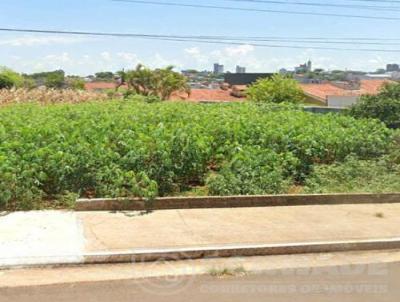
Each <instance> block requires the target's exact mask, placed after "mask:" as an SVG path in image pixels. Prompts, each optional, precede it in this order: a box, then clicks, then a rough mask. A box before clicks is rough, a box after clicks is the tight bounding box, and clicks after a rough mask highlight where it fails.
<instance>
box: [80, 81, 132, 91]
mask: <svg viewBox="0 0 400 302" xmlns="http://www.w3.org/2000/svg"><path fill="white" fill-rule="evenodd" d="M115 87H117V85H116V84H115V83H114V82H88V83H85V89H86V90H103V89H115ZM123 87H126V86H123Z"/></svg>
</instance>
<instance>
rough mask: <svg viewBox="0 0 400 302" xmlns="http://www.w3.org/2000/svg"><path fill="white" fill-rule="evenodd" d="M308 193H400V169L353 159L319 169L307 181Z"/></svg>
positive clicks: (384, 163) (383, 163)
mask: <svg viewBox="0 0 400 302" xmlns="http://www.w3.org/2000/svg"><path fill="white" fill-rule="evenodd" d="M305 192H307V193H346V192H366V193H380V192H400V166H393V165H392V163H391V162H387V161H385V159H384V158H382V159H380V160H360V159H358V158H357V157H354V156H349V157H347V158H346V160H345V161H344V162H343V163H335V164H333V165H320V166H316V167H315V169H314V172H313V173H312V174H311V175H310V176H309V178H307V180H306V186H305Z"/></svg>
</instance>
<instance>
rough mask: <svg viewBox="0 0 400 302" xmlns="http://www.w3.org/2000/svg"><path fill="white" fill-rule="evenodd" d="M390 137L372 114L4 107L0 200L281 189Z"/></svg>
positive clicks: (380, 150)
mask: <svg viewBox="0 0 400 302" xmlns="http://www.w3.org/2000/svg"><path fill="white" fill-rule="evenodd" d="M391 141H392V132H391V131H390V130H389V129H387V128H386V127H385V126H384V125H383V124H382V123H380V122H378V121H375V120H356V119H354V118H352V117H348V116H340V115H313V114H311V113H306V112H302V111H296V110H292V109H288V108H287V107H282V108H281V109H280V110H279V109H278V108H276V109H275V110H273V111H270V110H267V109H265V110H264V109H263V108H261V109H260V106H256V105H252V104H214V105H199V104H189V103H176V102H174V103H165V102H162V103H153V104H148V103H145V102H139V101H129V100H126V101H110V102H91V103H81V104H74V105H73V104H57V105H51V106H40V105H33V104H22V105H14V106H5V107H3V108H1V109H0V186H1V187H0V206H3V207H13V208H32V207H36V205H37V204H38V202H40V201H41V200H52V199H56V198H59V196H64V195H70V194H71V193H74V194H77V195H80V196H90V197H107V196H143V197H146V198H151V197H152V196H155V195H169V194H178V193H179V192H182V191H186V190H188V189H190V188H191V187H193V186H204V184H205V182H206V178H207V177H208V176H209V175H210V174H211V175H212V174H214V176H213V177H216V179H214V180H213V179H212V176H209V178H208V184H209V186H210V187H211V190H212V192H213V193H215V194H225V193H228V192H229V193H235V194H236V193H241V194H250V193H263V192H283V191H284V190H285V188H286V186H287V184H288V182H290V181H291V180H292V179H293V180H295V181H296V182H299V181H302V180H303V179H304V178H305V177H306V176H307V175H308V173H309V172H310V171H311V170H312V166H313V165H314V164H324V163H325V164H331V163H333V162H338V161H339V162H340V161H342V160H344V159H345V158H346V157H347V156H348V155H349V154H352V153H354V154H356V155H357V156H358V157H360V158H362V159H370V158H375V157H378V156H381V155H382V154H384V153H386V150H387V149H388V148H389V146H390V143H391ZM221 181H223V182H226V184H223V185H220V183H221ZM236 185H238V186H240V188H239V189H236V188H235V186H236ZM224 186H226V188H227V189H224ZM247 186H248V188H247Z"/></svg>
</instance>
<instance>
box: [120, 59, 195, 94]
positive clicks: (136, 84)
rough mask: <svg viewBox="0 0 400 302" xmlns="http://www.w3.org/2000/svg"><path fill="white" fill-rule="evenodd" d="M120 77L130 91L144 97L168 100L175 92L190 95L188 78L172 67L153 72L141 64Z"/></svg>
mask: <svg viewBox="0 0 400 302" xmlns="http://www.w3.org/2000/svg"><path fill="white" fill-rule="evenodd" d="M120 76H121V78H123V79H124V81H126V83H127V84H128V88H129V89H130V90H132V91H134V92H135V93H136V94H140V95H144V96H157V97H159V98H160V99H162V100H167V99H169V98H170V97H171V95H172V93H174V92H186V93H188V94H189V93H190V87H189V85H188V83H187V79H186V77H185V76H183V75H181V74H179V73H177V72H175V71H173V67H172V66H168V67H167V68H162V69H155V70H151V69H149V68H146V67H144V66H143V65H141V64H139V65H137V66H136V68H135V69H134V70H128V71H126V72H123V74H122V73H120Z"/></svg>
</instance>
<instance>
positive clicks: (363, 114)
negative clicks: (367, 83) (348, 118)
mask: <svg viewBox="0 0 400 302" xmlns="http://www.w3.org/2000/svg"><path fill="white" fill-rule="evenodd" d="M350 114H351V115H352V116H354V117H358V118H375V119H379V120H380V121H382V122H384V123H385V124H386V125H387V126H388V127H390V128H400V84H398V83H391V84H386V85H384V86H383V88H382V89H381V91H380V92H379V94H377V95H365V96H362V97H361V99H360V100H359V101H358V103H357V104H355V105H353V106H352V108H351V109H350Z"/></svg>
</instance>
